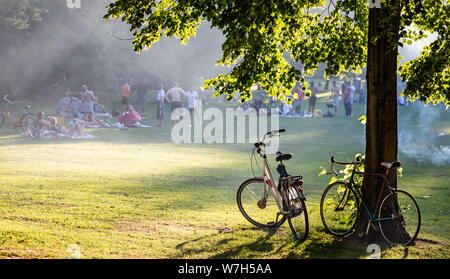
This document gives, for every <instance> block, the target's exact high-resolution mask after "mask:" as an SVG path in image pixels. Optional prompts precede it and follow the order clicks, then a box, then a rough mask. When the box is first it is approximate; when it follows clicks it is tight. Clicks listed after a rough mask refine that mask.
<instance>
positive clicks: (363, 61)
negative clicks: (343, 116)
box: [105, 0, 450, 238]
mask: <svg viewBox="0 0 450 279" xmlns="http://www.w3.org/2000/svg"><path fill="white" fill-rule="evenodd" d="M372 2H373V1H372V0H371V3H372ZM375 2H377V3H379V4H380V8H375V7H373V8H371V9H369V8H368V2H367V1H365V0H342V1H331V0H330V1H328V3H327V2H325V1H322V0H309V1H308V0H286V1H282V0H278V1H276V0H235V1H233V0H179V1H174V0H159V1H156V0H147V1H142V0H116V1H115V2H114V3H112V4H110V5H109V8H108V12H107V15H106V16H105V19H113V18H120V19H121V20H122V21H124V22H126V23H128V24H129V25H130V29H131V31H132V32H133V35H134V41H133V43H134V49H135V50H136V51H141V50H142V49H144V48H148V47H151V46H152V45H153V44H154V43H155V42H157V41H158V40H159V39H160V38H161V36H163V35H165V36H169V37H177V38H179V39H180V41H181V43H183V44H184V43H186V41H187V40H188V39H189V38H190V37H192V36H194V35H195V32H196V29H197V27H198V26H199V25H200V23H201V22H202V21H204V20H207V21H209V22H210V23H211V24H212V26H213V27H215V28H218V29H219V30H220V31H221V32H222V33H223V34H224V35H225V38H226V39H225V42H224V43H223V45H222V57H221V59H220V60H219V61H218V63H219V64H222V65H227V66H233V68H232V70H231V71H230V72H229V73H228V74H223V75H219V76H218V77H216V78H214V79H212V80H208V81H206V83H205V85H206V86H212V87H214V88H215V89H216V90H217V93H216V95H220V94H224V95H226V96H227V98H228V99H232V98H233V97H234V93H235V92H237V91H240V92H243V94H242V95H241V96H242V97H243V98H245V99H249V98H251V88H252V86H253V85H255V84H258V85H259V86H260V87H261V88H262V89H264V90H265V91H267V92H269V94H270V95H272V96H275V97H278V98H280V99H281V100H284V99H286V98H287V96H288V95H290V91H291V89H292V88H293V86H294V84H295V83H296V82H297V81H300V82H302V83H303V84H304V89H307V82H306V80H305V75H311V74H313V73H314V71H315V70H316V69H317V68H318V66H319V64H321V63H326V68H325V76H329V75H337V74H338V73H340V72H342V71H350V70H352V71H354V72H356V73H361V69H362V68H364V67H366V66H367V76H366V79H367V118H366V119H367V120H366V123H367V127H366V152H365V153H366V164H365V167H366V170H367V171H370V172H381V171H384V170H383V168H382V167H381V166H380V163H381V162H382V161H394V160H396V159H397V151H398V148H397V140H398V139H397V101H396V95H397V74H398V70H397V66H398V47H399V46H400V47H401V46H403V44H404V43H407V44H410V43H411V42H412V41H414V40H419V39H421V38H424V37H425V36H426V32H430V33H436V34H437V35H438V36H437V39H436V40H435V41H434V42H433V43H431V45H430V47H427V48H425V50H424V51H423V52H422V55H421V56H420V57H419V58H417V59H415V60H413V61H410V62H408V63H405V64H404V65H402V66H401V67H400V73H401V76H402V78H403V80H405V81H408V84H407V87H406V89H405V91H404V92H403V94H405V95H406V96H409V97H410V98H420V99H421V100H423V101H427V102H429V101H433V102H438V101H443V102H446V104H447V105H449V104H450V102H449V99H450V98H449V97H450V90H449V88H450V84H449V82H450V78H449V65H450V60H449V59H450V58H449V45H448V44H449V38H448V36H449V34H450V32H449V30H448V27H449V18H450V14H449V13H450V10H449V8H450V6H449V5H446V4H445V3H444V2H443V1H442V0H423V1H422V0H379V1H375ZM285 54H289V55H291V57H292V59H293V60H294V61H298V62H300V63H301V64H302V65H303V70H302V71H300V70H298V69H295V68H294V67H293V66H292V65H291V64H290V63H288V62H287V61H286V59H285V57H284V55H285ZM392 179H393V181H394V182H396V178H395V176H393V177H392ZM379 182H380V181H378V180H377V179H376V178H372V177H370V176H368V177H365V178H364V187H363V195H364V197H365V199H366V200H367V201H368V203H369V204H370V205H373V204H375V203H376V201H377V198H378V196H377V193H378V191H379V187H380V185H381V183H379ZM361 217H362V219H363V220H362V221H364V220H367V216H361ZM360 224H361V227H359V228H357V233H359V232H364V231H365V228H366V224H367V222H360ZM400 233H401V232H400ZM372 236H374V234H369V238H371V237H372Z"/></svg>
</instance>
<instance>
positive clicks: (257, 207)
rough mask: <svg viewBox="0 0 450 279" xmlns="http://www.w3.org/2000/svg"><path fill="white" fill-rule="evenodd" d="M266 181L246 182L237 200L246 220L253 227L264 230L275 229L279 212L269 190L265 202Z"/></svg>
mask: <svg viewBox="0 0 450 279" xmlns="http://www.w3.org/2000/svg"><path fill="white" fill-rule="evenodd" d="M263 198H264V179H263V178H262V177H254V178H250V179H248V180H246V181H245V182H244V183H242V184H241V186H239V189H238V191H237V195H236V199H237V204H238V207H239V210H240V211H241V213H242V215H244V217H245V219H247V220H248V221H249V222H250V223H252V224H253V225H255V226H257V227H260V228H264V227H266V228H267V227H274V226H276V223H275V222H274V221H275V219H276V216H277V213H278V212H279V209H278V206H277V203H276V201H275V197H274V195H273V193H272V190H270V189H269V194H268V196H267V199H266V200H265V201H264V200H263Z"/></svg>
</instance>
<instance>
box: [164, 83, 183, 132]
mask: <svg viewBox="0 0 450 279" xmlns="http://www.w3.org/2000/svg"><path fill="white" fill-rule="evenodd" d="M184 98H186V92H184V90H183V89H181V88H180V87H178V83H175V86H174V87H172V88H170V89H169V90H168V91H167V93H166V97H165V99H166V100H167V102H169V104H170V106H171V119H172V125H175V124H177V123H178V122H179V121H180V119H179V117H178V114H177V113H174V112H175V110H176V109H177V108H181V107H183V101H184Z"/></svg>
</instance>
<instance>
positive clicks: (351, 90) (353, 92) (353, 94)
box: [350, 84, 356, 98]
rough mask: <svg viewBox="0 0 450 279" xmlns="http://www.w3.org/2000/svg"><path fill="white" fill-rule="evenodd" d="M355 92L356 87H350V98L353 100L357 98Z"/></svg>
mask: <svg viewBox="0 0 450 279" xmlns="http://www.w3.org/2000/svg"><path fill="white" fill-rule="evenodd" d="M355 91H356V88H355V86H353V84H352V85H350V98H353V97H354V96H355Z"/></svg>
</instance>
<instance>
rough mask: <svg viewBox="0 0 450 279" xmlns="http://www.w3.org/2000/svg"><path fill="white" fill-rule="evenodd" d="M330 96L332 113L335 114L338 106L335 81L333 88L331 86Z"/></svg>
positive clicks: (337, 89) (337, 92) (337, 90)
mask: <svg viewBox="0 0 450 279" xmlns="http://www.w3.org/2000/svg"><path fill="white" fill-rule="evenodd" d="M330 98H331V99H332V100H333V106H334V115H335V116H336V115H337V113H338V107H339V88H338V87H337V85H336V81H333V88H331V95H330Z"/></svg>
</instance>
